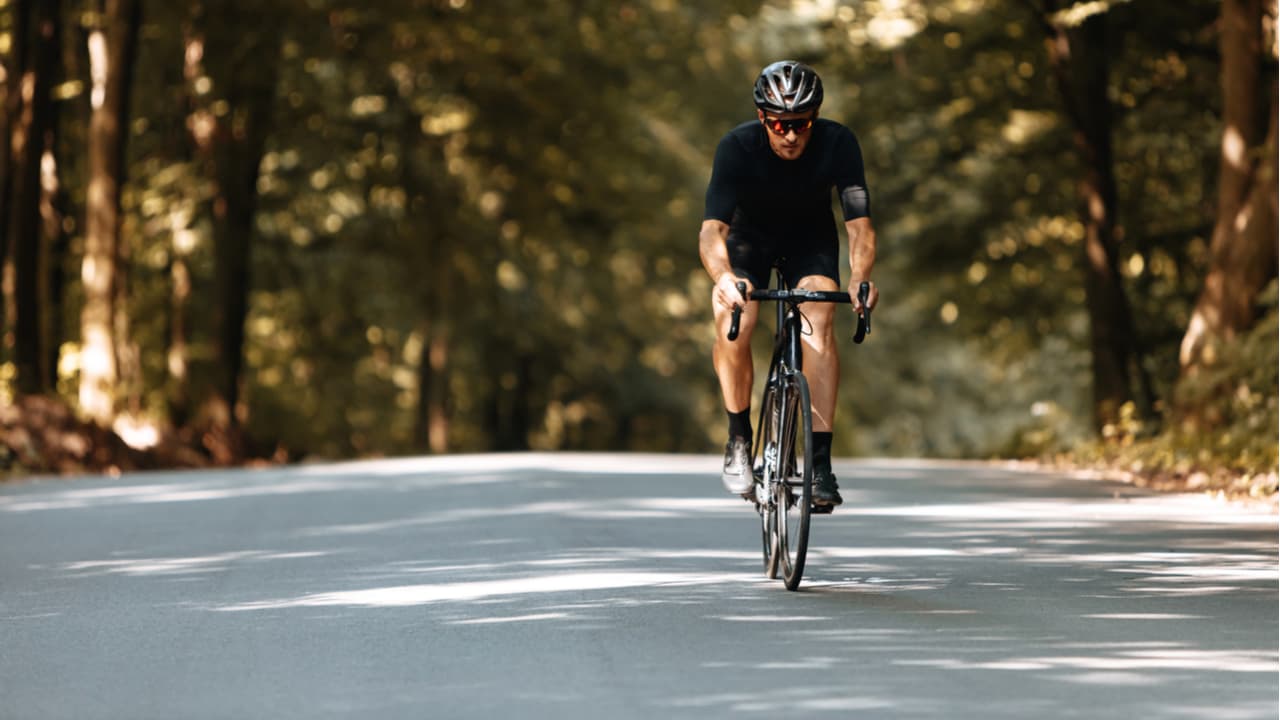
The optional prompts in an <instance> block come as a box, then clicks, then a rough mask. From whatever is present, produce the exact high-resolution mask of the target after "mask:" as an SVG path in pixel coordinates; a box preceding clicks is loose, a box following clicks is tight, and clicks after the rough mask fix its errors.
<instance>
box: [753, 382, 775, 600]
mask: <svg viewBox="0 0 1280 720" xmlns="http://www.w3.org/2000/svg"><path fill="white" fill-rule="evenodd" d="M781 401H782V398H781V396H780V393H779V391H778V386H777V385H776V384H775V383H774V382H772V381H770V382H769V383H768V384H767V385H766V386H765V391H764V402H763V403H762V406H761V408H760V424H759V425H758V426H757V427H758V428H759V435H758V437H757V438H756V444H755V447H754V448H752V458H751V467H752V473H753V474H754V473H755V468H760V473H759V474H758V475H755V482H756V485H757V486H758V487H757V489H756V510H757V512H759V513H760V541H761V544H762V546H763V550H764V575H765V577H767V578H769V579H770V580H773V579H775V578H777V577H778V534H777V526H778V520H777V505H776V504H775V503H774V498H773V494H772V493H771V491H770V488H771V487H772V480H771V476H772V473H773V470H774V468H773V466H772V464H771V461H770V460H769V456H770V455H771V454H772V455H776V454H777V452H776V450H775V451H772V452H770V448H776V447H777V446H778V443H779V441H780V439H781V436H782V434H781V432H780V429H779V427H778V420H779V417H780V407H779V406H780V404H781Z"/></svg>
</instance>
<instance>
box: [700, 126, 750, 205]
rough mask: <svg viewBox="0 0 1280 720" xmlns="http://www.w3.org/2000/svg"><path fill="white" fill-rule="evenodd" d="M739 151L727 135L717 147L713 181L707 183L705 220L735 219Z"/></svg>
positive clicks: (712, 174)
mask: <svg viewBox="0 0 1280 720" xmlns="http://www.w3.org/2000/svg"><path fill="white" fill-rule="evenodd" d="M739 152H741V149H739V148H738V147H736V146H735V145H734V141H733V139H732V138H731V137H729V136H727V135H726V136H725V137H724V139H722V140H721V141H720V144H719V145H718V146H717V147H716V159H715V161H714V162H713V163H712V165H711V182H709V183H708V184H707V204H706V211H705V212H704V213H703V215H702V219H703V220H719V221H721V222H723V223H726V224H728V223H730V222H732V221H733V211H734V209H735V208H736V207H737V206H738V191H737V175H738V166H739V162H740V161H739V159H738V157H737V154H738V153H739Z"/></svg>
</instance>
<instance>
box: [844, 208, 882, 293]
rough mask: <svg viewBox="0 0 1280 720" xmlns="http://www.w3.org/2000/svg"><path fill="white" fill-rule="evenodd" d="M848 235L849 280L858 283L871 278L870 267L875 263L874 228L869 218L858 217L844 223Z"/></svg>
mask: <svg viewBox="0 0 1280 720" xmlns="http://www.w3.org/2000/svg"><path fill="white" fill-rule="evenodd" d="M845 229H846V231H847V232H848V235H849V273H850V280H851V281H852V282H855V283H858V282H862V281H864V280H868V279H870V278H871V268H873V267H874V266H875V264H876V230H875V228H874V227H872V226H871V219H870V218H859V219H857V220H850V221H849V222H847V223H845Z"/></svg>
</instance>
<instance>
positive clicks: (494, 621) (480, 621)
mask: <svg viewBox="0 0 1280 720" xmlns="http://www.w3.org/2000/svg"><path fill="white" fill-rule="evenodd" d="M567 617H569V614H568V613H560V612H556V613H534V614H532V615H513V616H510V617H491V618H472V619H470V620H455V621H453V622H451V623H449V624H450V625H500V624H504V623H518V622H531V621H534V620H562V619H564V618H567Z"/></svg>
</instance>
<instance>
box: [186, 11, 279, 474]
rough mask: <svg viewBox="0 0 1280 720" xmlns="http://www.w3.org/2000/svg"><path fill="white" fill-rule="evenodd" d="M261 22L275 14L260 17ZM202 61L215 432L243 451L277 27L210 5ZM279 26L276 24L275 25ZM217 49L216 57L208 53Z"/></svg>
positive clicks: (256, 17)
mask: <svg viewBox="0 0 1280 720" xmlns="http://www.w3.org/2000/svg"><path fill="white" fill-rule="evenodd" d="M265 17H266V18H270V17H273V15H270V14H268V15H266V16H265ZM204 18H205V19H206V20H207V26H206V38H207V44H206V45H205V48H206V50H205V61H206V67H207V69H208V72H209V76H210V78H211V79H212V81H213V87H214V88H215V92H217V93H218V96H219V98H220V99H221V111H219V109H218V108H217V107H215V109H214V110H213V111H212V115H211V117H210V120H211V121H212V122H213V123H214V126H213V130H212V146H211V151H212V156H211V160H212V163H213V172H212V175H213V183H214V190H213V193H214V195H213V250H214V293H215V297H214V300H213V308H214V318H215V326H216V329H215V331H214V332H215V341H214V348H215V370H214V372H215V374H216V376H215V378H214V381H213V394H212V408H211V409H212V412H213V418H214V422H215V425H217V426H219V427H220V428H221V429H222V430H225V431H229V432H230V433H231V435H230V441H231V447H230V448H228V449H229V450H230V452H232V453H233V454H239V452H240V451H241V449H240V447H239V445H240V440H239V430H238V428H239V426H240V423H241V422H242V421H243V420H244V417H245V413H246V410H245V408H244V407H243V406H242V404H241V401H242V398H241V380H242V378H241V374H242V370H243V368H244V338H245V330H244V325H245V320H246V318H247V316H248V310H249V284H250V272H249V270H250V247H251V244H250V239H251V237H252V236H253V234H254V222H253V221H254V215H255V212H256V207H257V199H258V174H259V168H260V165H261V163H262V156H263V153H264V151H265V148H266V141H267V136H268V131H269V123H270V119H271V112H272V109H273V106H274V100H275V89H276V77H277V74H278V72H279V62H280V58H279V55H280V41H281V35H280V32H279V30H280V28H279V27H276V23H275V22H273V21H270V20H266V19H264V15H263V12H262V9H261V8H253V9H241V4H240V3H238V2H233V1H231V0H228V1H227V2H219V3H211V4H210V5H209V7H208V8H206V13H205V15H204ZM277 19H278V18H277ZM214 50H216V51H217V52H216V54H215V53H214V52H213V51H214Z"/></svg>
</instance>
